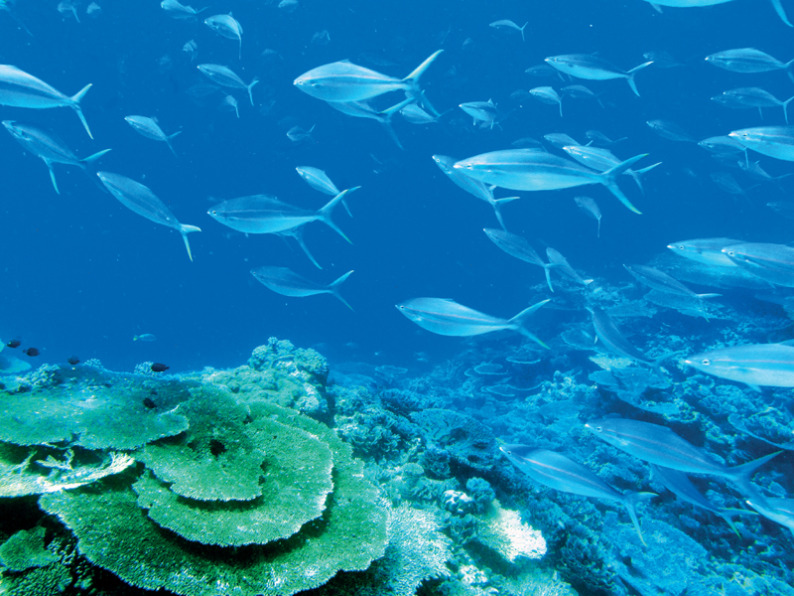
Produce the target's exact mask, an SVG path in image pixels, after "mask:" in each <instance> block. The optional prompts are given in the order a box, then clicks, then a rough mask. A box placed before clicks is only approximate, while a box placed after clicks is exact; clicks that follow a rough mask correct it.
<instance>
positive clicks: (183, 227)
mask: <svg viewBox="0 0 794 596" xmlns="http://www.w3.org/2000/svg"><path fill="white" fill-rule="evenodd" d="M200 231H201V228H199V227H198V226H191V225H188V224H180V226H179V233H180V234H182V240H183V241H184V243H185V250H187V258H188V259H190V262H191V263H192V262H193V253H192V252H190V242H188V240H187V235H188V234H190V233H191V232H200Z"/></svg>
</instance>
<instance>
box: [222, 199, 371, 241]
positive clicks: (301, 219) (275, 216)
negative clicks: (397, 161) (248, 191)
mask: <svg viewBox="0 0 794 596" xmlns="http://www.w3.org/2000/svg"><path fill="white" fill-rule="evenodd" d="M359 188H360V187H359V186H355V187H353V188H348V189H346V190H343V191H342V192H340V193H339V194H338V195H336V196H335V197H334V198H332V199H331V200H330V201H328V202H327V203H326V204H325V205H324V206H323V207H321V208H320V209H318V210H317V211H308V210H306V209H300V208H298V207H293V206H292V205H288V204H287V203H284V202H282V201H279V200H278V199H276V197H273V196H270V195H250V196H245V197H239V198H236V199H229V200H228V201H223V202H222V203H219V204H217V205H215V206H214V207H212V208H210V210H209V211H207V214H208V215H209V216H210V217H212V218H213V219H214V220H215V221H217V222H218V223H221V224H223V225H225V226H227V227H229V228H231V229H233V230H237V231H238V232H244V233H246V234H278V233H280V232H286V231H289V230H293V229H295V228H299V227H301V226H304V225H306V224H308V223H311V222H313V221H320V222H322V223H324V224H325V225H327V226H328V227H329V228H331V229H332V230H333V231H334V232H336V233H337V234H339V235H340V236H341V237H342V238H344V240H345V241H346V242H350V239H349V238H348V237H347V236H346V235H345V233H344V232H343V231H342V230H341V229H340V228H339V227H337V225H336V224H335V223H334V222H333V221H332V220H331V212H332V211H333V209H334V207H336V205H337V204H338V203H339V202H341V201H342V199H344V198H345V196H347V195H348V194H350V193H351V192H354V191H355V190H358V189H359Z"/></svg>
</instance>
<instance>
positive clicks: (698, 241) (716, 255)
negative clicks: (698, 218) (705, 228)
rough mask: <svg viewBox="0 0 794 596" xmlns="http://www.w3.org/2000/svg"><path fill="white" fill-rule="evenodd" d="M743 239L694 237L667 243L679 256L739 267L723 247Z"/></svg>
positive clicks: (716, 264) (713, 264)
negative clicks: (724, 251) (723, 250)
mask: <svg viewBox="0 0 794 596" xmlns="http://www.w3.org/2000/svg"><path fill="white" fill-rule="evenodd" d="M733 244H741V241H739V240H734V239H733V238H693V239H691V240H679V241H678V242H673V243H671V244H668V245H667V248H668V249H670V250H671V251H673V252H674V253H675V254H677V255H678V256H681V257H684V258H685V259H690V260H692V261H697V262H698V263H703V264H705V265H710V266H716V267H738V265H737V264H736V263H734V262H733V261H732V260H731V259H730V258H729V257H728V256H727V255H726V254H725V253H723V252H722V249H723V248H725V247H726V246H731V245H733Z"/></svg>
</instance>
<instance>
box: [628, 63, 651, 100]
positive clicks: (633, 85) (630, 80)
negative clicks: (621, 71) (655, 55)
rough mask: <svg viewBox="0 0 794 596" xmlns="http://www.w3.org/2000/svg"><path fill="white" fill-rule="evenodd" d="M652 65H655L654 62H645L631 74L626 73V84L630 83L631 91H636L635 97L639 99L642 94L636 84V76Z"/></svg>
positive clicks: (633, 69) (631, 71) (630, 72)
mask: <svg viewBox="0 0 794 596" xmlns="http://www.w3.org/2000/svg"><path fill="white" fill-rule="evenodd" d="M651 64H653V60H648V62H643V63H642V64H640V65H639V66H635V67H634V68H632V69H631V70H630V71H629V72H627V73H626V82H628V84H629V87H631V90H632V91H634V95H636V96H637V97H639V96H640V92H639V91H638V90H637V84H636V83H635V82H634V75H635V74H637V73H638V72H639V71H641V70H642V69H643V68H648V67H649V66H650V65H651Z"/></svg>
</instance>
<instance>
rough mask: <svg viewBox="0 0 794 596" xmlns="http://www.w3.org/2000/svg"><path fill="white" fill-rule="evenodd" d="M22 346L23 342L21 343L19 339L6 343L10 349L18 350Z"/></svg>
mask: <svg viewBox="0 0 794 596" xmlns="http://www.w3.org/2000/svg"><path fill="white" fill-rule="evenodd" d="M21 345H22V342H21V341H19V340H18V339H10V340H8V341H7V342H6V347H9V348H18V347H19V346H21Z"/></svg>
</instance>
